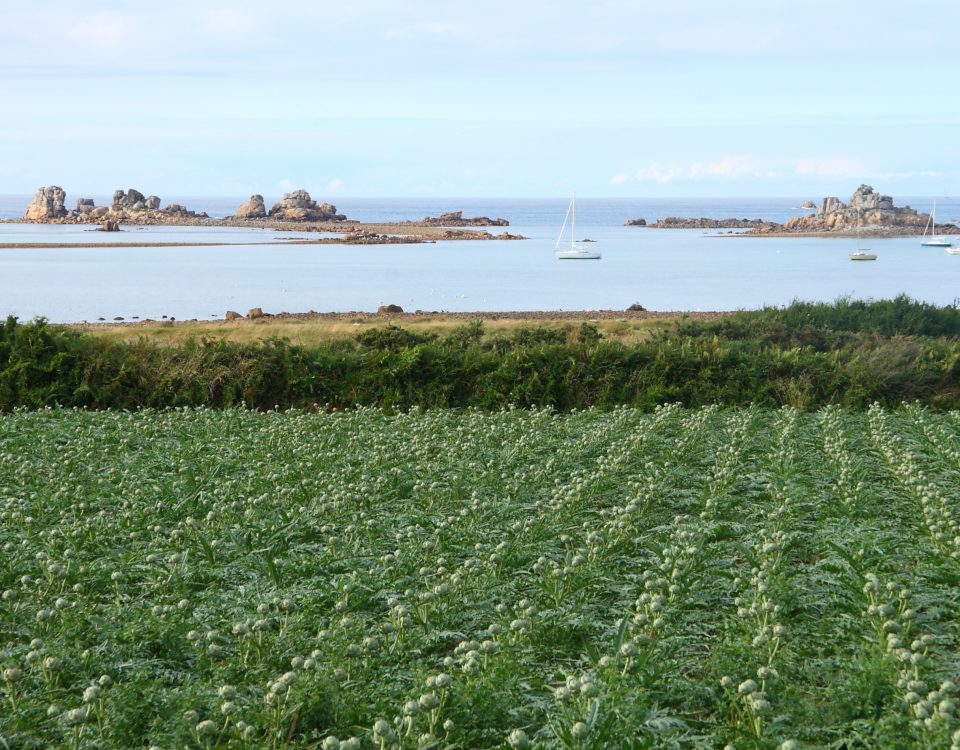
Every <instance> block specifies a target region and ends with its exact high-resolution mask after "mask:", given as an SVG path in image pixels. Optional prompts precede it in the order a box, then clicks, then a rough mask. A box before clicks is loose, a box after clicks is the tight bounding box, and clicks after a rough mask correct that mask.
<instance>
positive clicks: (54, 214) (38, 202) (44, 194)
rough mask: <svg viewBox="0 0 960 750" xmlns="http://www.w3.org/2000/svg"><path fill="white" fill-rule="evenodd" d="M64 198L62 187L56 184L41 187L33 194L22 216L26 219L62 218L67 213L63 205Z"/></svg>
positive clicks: (65, 195)
mask: <svg viewBox="0 0 960 750" xmlns="http://www.w3.org/2000/svg"><path fill="white" fill-rule="evenodd" d="M66 200H67V194H66V192H65V191H64V189H63V188H62V187H60V186H58V185H51V186H49V187H42V188H40V189H39V190H38V191H37V194H36V195H35V196H33V200H32V201H30V205H29V206H27V210H26V211H24V213H23V218H24V220H26V221H49V220H50V219H59V218H62V217H64V216H66V215H67V208H66V206H65V205H64V204H65V202H66Z"/></svg>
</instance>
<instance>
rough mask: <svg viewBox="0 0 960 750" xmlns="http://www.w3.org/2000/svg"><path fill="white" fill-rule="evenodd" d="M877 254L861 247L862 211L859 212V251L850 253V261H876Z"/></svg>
mask: <svg viewBox="0 0 960 750" xmlns="http://www.w3.org/2000/svg"><path fill="white" fill-rule="evenodd" d="M876 259H877V255H876V253H871V252H870V248H869V247H860V211H857V249H856V250H854V251H853V252H852V253H850V260H876Z"/></svg>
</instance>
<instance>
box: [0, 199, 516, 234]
mask: <svg viewBox="0 0 960 750" xmlns="http://www.w3.org/2000/svg"><path fill="white" fill-rule="evenodd" d="M160 205H161V200H160V198H159V197H157V196H155V195H151V196H145V195H144V194H143V193H141V192H140V191H138V190H135V189H132V188H131V189H129V190H127V191H123V190H116V191H114V194H113V199H112V201H111V203H110V205H109V206H97V205H95V203H94V201H93V199H92V198H79V199H78V200H77V204H76V208H75V209H72V210H69V209H67V207H66V192H65V191H64V190H63V188H61V187H59V186H57V185H51V186H49V187H42V188H40V189H39V190H38V191H37V193H36V195H35V196H34V198H33V200H32V201H31V202H30V204H29V205H28V206H27V208H26V210H25V211H24V214H23V218H21V219H3V220H0V222H2V223H11V224H12V223H15V224H81V225H92V226H97V227H98V228H99V229H100V230H101V231H104V232H111V233H112V232H116V231H120V228H121V225H123V224H133V225H137V226H202V227H242V228H248V229H269V230H273V231H276V232H284V231H287V232H322V233H330V234H336V235H340V237H336V238H329V239H324V240H316V241H309V242H311V243H316V244H351V245H358V244H360V245H362V244H396V243H420V242H436V241H438V240H519V239H526V238H525V237H522V236H521V235H514V234H510V233H509V232H501V233H499V234H496V235H494V234H491V233H489V232H480V231H467V230H465V229H463V228H464V227H494V226H499V227H504V226H509V225H510V222H509V221H507V220H506V219H501V218H497V219H491V218H489V217H486V216H477V217H464V216H463V212H462V211H450V212H446V213H442V214H440V216H437V217H431V216H427V217H424V218H423V219H421V220H418V221H403V222H381V223H364V222H358V221H352V220H350V219H348V218H347V217H346V216H345V215H344V214H340V213H337V208H336V206H334V205H333V204H330V203H318V202H317V201H315V200H313V198H311V197H310V194H309V193H308V192H307V191H306V190H294V191H293V192H291V193H287V194H286V195H284V197H283V199H282V200H280V201H278V202H277V203H275V204H274V205H273V207H272V208H271V209H270V210H269V211H268V210H267V208H266V205H265V203H264V200H263V196H262V195H252V196H250V198H249V199H248V200H247V201H246V202H245V203H242V204H241V205H240V206H238V207H237V210H236V213H235V214H234V215H233V216H226V217H223V218H213V217H210V216H208V215H207V214H206V213H204V212H197V211H191V210H190V209H188V208H186V207H185V206H182V205H180V204H177V203H171V204H169V205H167V206H165V207H163V208H161V207H160ZM167 244H169V243H167ZM184 244H191V245H192V244H195V243H184ZM201 244H206V243H201ZM218 244H232V243H218ZM255 244H263V243H255ZM114 245H116V246H151V247H152V246H159V245H158V244H154V243H151V244H149V245H141V244H139V243H138V244H136V245H133V244H129V243H111V244H110V246H114ZM47 246H48V245H45V247H47ZM8 247H10V246H8Z"/></svg>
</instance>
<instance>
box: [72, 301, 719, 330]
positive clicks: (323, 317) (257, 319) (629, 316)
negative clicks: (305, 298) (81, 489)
mask: <svg viewBox="0 0 960 750" xmlns="http://www.w3.org/2000/svg"><path fill="white" fill-rule="evenodd" d="M390 307H397V306H396V305H385V306H383V308H381V310H382V311H377V312H370V311H369V310H355V311H350V312H317V311H315V310H309V311H307V312H279V313H266V312H263V310H261V309H260V308H253V309H252V310H250V312H248V313H247V315H240V314H239V313H235V312H233V311H227V312H228V314H227V315H226V316H224V317H222V318H208V319H202V318H190V319H187V320H176V319H174V318H168V317H166V316H164V317H163V318H162V319H160V320H158V319H156V318H144V319H142V320H141V319H139V318H136V319H130V320H125V319H124V318H121V317H115V318H113V319H112V320H107V319H106V318H100V319H99V320H98V321H95V322H90V321H83V322H82V323H73V324H70V325H72V326H79V327H85V326H96V327H103V326H123V327H132V328H135V327H138V326H139V327H145V326H151V325H157V324H172V325H175V326H178V327H179V326H190V325H192V324H198V325H201V324H202V325H204V326H209V325H225V326H230V325H237V324H239V325H258V324H262V323H265V322H270V321H290V322H298V321H299V322H310V321H350V322H377V321H389V322H390V323H394V324H396V323H404V322H424V321H430V320H436V319H442V320H463V321H473V320H491V321H492V320H530V321H538V322H549V321H557V322H562V321H574V322H579V321H595V320H613V321H618V320H661V319H684V318H689V319H692V320H717V319H719V318H723V317H726V316H728V315H732V314H733V312H734V311H732V310H728V311H723V310H713V311H710V310H702V311H689V310H659V311H658V310H629V309H628V310H528V311H494V312H482V311H477V312H447V311H443V310H430V311H427V310H416V311H414V312H403V311H402V310H401V311H399V312H392V311H390V310H388V309H386V308H390Z"/></svg>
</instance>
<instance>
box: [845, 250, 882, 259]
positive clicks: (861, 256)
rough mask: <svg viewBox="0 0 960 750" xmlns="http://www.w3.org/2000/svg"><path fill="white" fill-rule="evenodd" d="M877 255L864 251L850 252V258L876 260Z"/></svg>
mask: <svg viewBox="0 0 960 750" xmlns="http://www.w3.org/2000/svg"><path fill="white" fill-rule="evenodd" d="M876 259H877V256H876V254H874V253H864V252H855V253H850V260H876Z"/></svg>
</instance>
